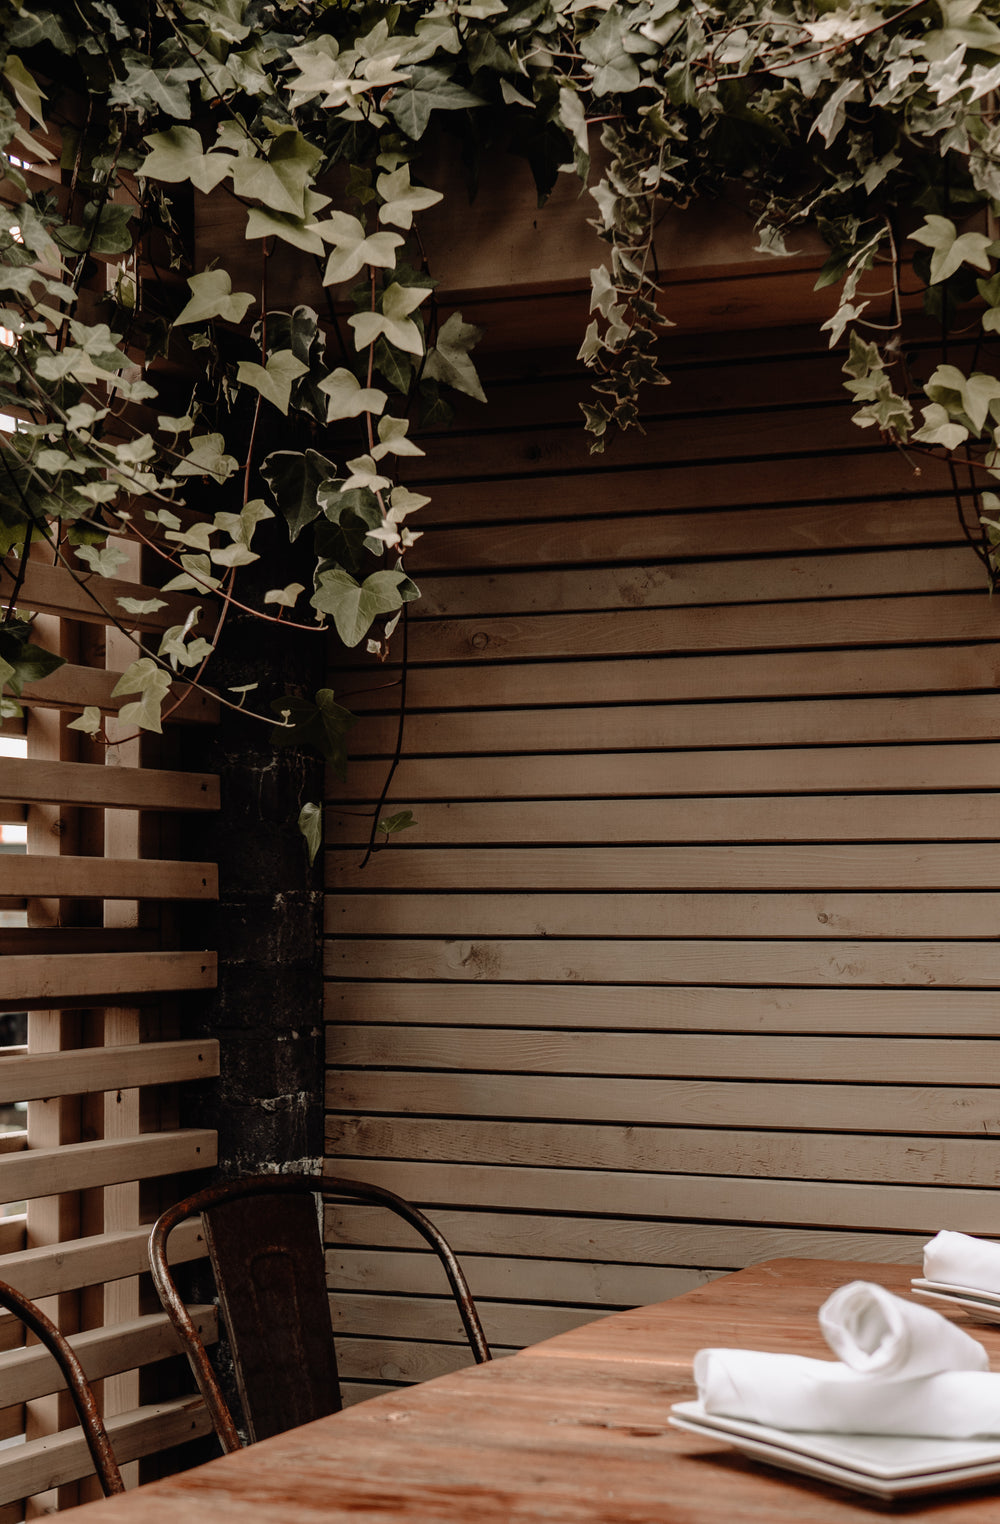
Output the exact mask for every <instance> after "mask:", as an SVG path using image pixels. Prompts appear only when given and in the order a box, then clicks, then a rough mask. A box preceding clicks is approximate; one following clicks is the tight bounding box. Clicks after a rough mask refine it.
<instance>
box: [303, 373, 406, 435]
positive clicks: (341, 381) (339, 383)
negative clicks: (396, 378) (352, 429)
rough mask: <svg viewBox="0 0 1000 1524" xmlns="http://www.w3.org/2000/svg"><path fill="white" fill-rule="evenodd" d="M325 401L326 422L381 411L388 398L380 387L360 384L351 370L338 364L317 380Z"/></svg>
mask: <svg viewBox="0 0 1000 1524" xmlns="http://www.w3.org/2000/svg"><path fill="white" fill-rule="evenodd" d="M316 384H317V387H318V389H319V390H320V391H321V392H324V393H325V394H326V396H327V398H328V401H327V413H326V421H327V423H333V422H334V421H335V420H336V419H338V418H357V417H359V415H360V414H361V413H381V411H382V409H383V408H384V407H385V405H386V403H387V402H388V400H389V398H388V396H387V395H386V393H385V392H384V391H382V390H381V388H380V387H377V386H362V385H361V382H360V381H359V380H358V378H357V376H356V375H354V373H353V371H349V370H347V369H345V368H344V367H343V366H340V367H339V368H338V369H337V370H334V371H331V372H330V374H329V375H328V376H324V378H323V380H322V381H318V382H317V383H316Z"/></svg>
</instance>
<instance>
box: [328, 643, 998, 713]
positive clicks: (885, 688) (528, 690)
mask: <svg viewBox="0 0 1000 1524" xmlns="http://www.w3.org/2000/svg"><path fill="white" fill-rule="evenodd" d="M397 676H398V674H397ZM353 681H354V682H355V683H360V684H362V686H361V687H355V688H351V687H349V686H344V685H343V684H338V691H339V693H340V697H341V698H342V699H343V701H344V704H345V705H346V706H347V707H348V708H350V709H351V710H352V711H354V712H355V713H362V712H364V713H371V714H377V713H389V714H394V713H396V712H397V711H398V708H399V701H400V698H399V695H400V690H399V687H398V683H396V682H394V681H393V678H392V671H391V669H387V670H386V671H385V672H384V674H380V675H379V677H378V678H377V679H376V680H374V681H372V680H371V678H370V677H368V676H365V677H362V676H361V675H360V674H355V675H354V678H353ZM998 682H1000V656H998V654H997V648H996V644H995V643H991V644H989V645H970V646H941V647H915V648H913V649H910V648H909V647H904V648H902V649H897V650H892V649H887V648H878V649H874V650H851V651H839V650H838V651H827V652H825V653H824V654H823V656H822V657H821V658H819V659H818V658H817V657H816V655H815V654H814V653H813V652H810V651H798V652H781V653H776V654H769V655H767V656H761V655H751V656H741V655H726V656H714V655H699V656H698V657H697V659H696V660H692V659H691V658H690V657H669V656H661V657H657V658H655V659H654V658H652V657H651V656H646V657H642V658H641V659H634V660H633V659H625V660H617V661H616V660H605V659H604V658H603V657H601V658H598V659H595V660H592V661H584V662H578V661H566V662H559V661H554V662H551V663H544V662H520V661H517V662H513V663H511V664H510V665H508V666H494V667H490V666H478V665H477V666H469V667H433V668H424V669H421V668H413V669H411V670H410V672H409V673H408V676H407V682H406V703H407V713H408V714H412V713H414V712H415V711H417V710H421V709H432V710H448V709H475V708H480V709H489V708H495V707H497V706H500V705H503V706H507V707H512V708H518V709H520V708H529V707H531V706H533V705H556V706H558V705H562V706H564V707H565V706H568V705H572V704H581V703H586V704H595V703H599V702H601V701H602V700H603V701H604V702H606V703H608V704H612V705H613V704H619V703H622V702H623V701H626V700H627V701H628V702H629V703H656V704H665V703H680V702H685V703H687V702H692V701H694V700H700V701H704V700H707V699H720V700H728V699H731V698H732V696H733V695H734V694H739V695H740V697H741V698H744V699H748V698H799V697H805V698H815V697H816V696H817V695H819V694H821V693H827V694H830V695H831V696H833V697H843V696H847V697H849V696H853V695H856V696H864V695H866V694H875V695H878V694H882V693H913V692H916V693H934V692H940V691H941V690H944V691H947V692H949V693H958V692H962V691H970V692H974V691H975V690H976V689H980V688H982V689H986V690H988V691H992V690H993V689H994V688H995V687H996V686H997V684H998Z"/></svg>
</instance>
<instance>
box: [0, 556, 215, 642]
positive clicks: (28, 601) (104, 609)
mask: <svg viewBox="0 0 1000 1524" xmlns="http://www.w3.org/2000/svg"><path fill="white" fill-rule="evenodd" d="M0 570H2V572H4V573H6V575H7V576H9V577H11V578H13V577H14V576H16V575H17V571H18V567H17V564H16V563H14V562H11V561H7V562H5V563H4V565H3V567H2V568H0ZM119 598H132V599H139V600H151V599H154V598H155V599H158V600H160V602H162V603H163V604H164V605H165V606H164V607H163V608H160V609H155V610H153V611H152V612H151V613H148V614H129V613H126V612H125V610H124V609H122V608H121V606H120V605H119V603H118V599H119ZM19 602H20V604H21V606H22V608H29V609H33V610H34V611H35V612H36V613H39V614H55V615H57V616H58V617H59V618H61V619H74V620H76V619H79V620H82V621H83V622H84V623H86V624H103V625H111V624H113V623H115V622H116V621H117V622H118V623H121V624H123V625H125V626H127V627H128V628H129V629H136V630H165V629H167V628H168V627H169V626H170V625H172V624H183V623H184V621H185V620H186V619H187V618H188V616H189V614H190V613H191V611H192V609H194V608H196V607H197V602H196V600H195V599H194V598H192V597H191V595H190V594H187V593H164V592H161V591H160V589H159V588H156V587H143V586H142V585H141V584H139V583H137V582H123V581H121V580H119V579H118V578H115V577H101V576H98V575H96V574H95V573H94V572H88V571H86V570H85V568H83V567H82V566H81V567H79V568H77V569H76V575H74V574H73V573H71V572H70V571H69V570H68V569H67V568H66V567H63V566H47V565H46V564H45V563H44V562H43V561H38V560H35V559H31V560H29V561H28V564H27V567H26V569H25V575H24V581H23V583H22V584H21V592H20V598H19Z"/></svg>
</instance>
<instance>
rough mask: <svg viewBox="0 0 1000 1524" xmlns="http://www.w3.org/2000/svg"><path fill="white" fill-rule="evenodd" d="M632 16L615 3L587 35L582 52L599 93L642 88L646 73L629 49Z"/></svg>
mask: <svg viewBox="0 0 1000 1524" xmlns="http://www.w3.org/2000/svg"><path fill="white" fill-rule="evenodd" d="M628 27H629V23H628V18H627V16H626V15H625V14H623V12H622V11H621V10H620V9H619V8H618V7H617V6H615V7H614V8H613V9H610V10H608V11H607V12H606V13H605V15H604V17H603V19H602V21H601V24H600V26H598V27H597V29H596V31H594V32H592V33H591V34H590V36H589V37H585V38H584V40H583V42H581V44H580V52H581V53H582V54H583V56H584V58H586V59H587V66H588V72H589V73H590V74H592V75H593V78H594V94H595V95H617V94H619V92H624V93H625V94H628V93H629V92H630V91H632V90H636V89H638V87H639V85H640V84H641V82H642V75H641V74H640V73H639V70H638V68H637V67H636V65H635V63H634V62H633V61H632V59H631V58H629V57H628V55H627V53H626V52H625V39H626V36H627V33H628Z"/></svg>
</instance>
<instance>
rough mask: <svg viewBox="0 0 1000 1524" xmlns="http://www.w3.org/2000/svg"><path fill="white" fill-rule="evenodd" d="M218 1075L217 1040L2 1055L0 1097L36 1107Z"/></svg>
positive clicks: (133, 1044) (0, 1053) (1, 1053)
mask: <svg viewBox="0 0 1000 1524" xmlns="http://www.w3.org/2000/svg"><path fill="white" fill-rule="evenodd" d="M218 1072H219V1043H218V1040H217V1039H216V1038H208V1039H205V1040H200V1041H195V1040H188V1041H176V1042H149V1043H130V1044H126V1043H123V1044H121V1045H120V1046H117V1047H110V1048H76V1049H64V1050H63V1051H62V1052H59V1053H23V1054H18V1055H17V1056H16V1057H11V1056H8V1054H6V1053H5V1052H4V1050H3V1049H0V1095H3V1096H4V1097H5V1098H9V1099H10V1100H17V1101H33V1100H39V1099H47V1098H49V1097H52V1096H59V1095H88V1094H93V1093H95V1092H100V1091H104V1090H129V1089H131V1088H132V1087H134V1086H141V1085H171V1084H177V1083H178V1082H180V1081H182V1080H193V1079H212V1078H214V1077H215V1076H216V1075H217V1074H218Z"/></svg>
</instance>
